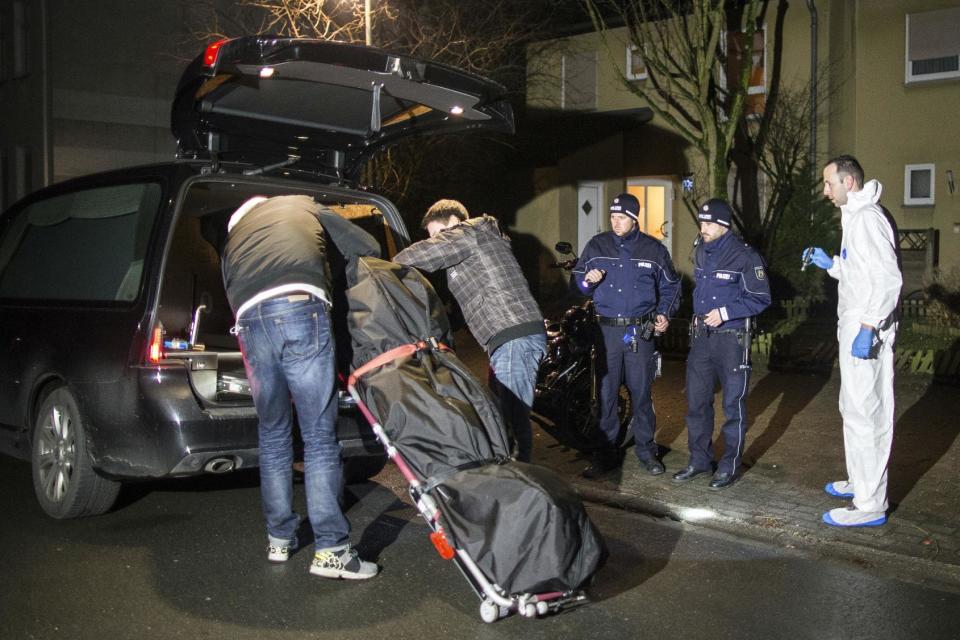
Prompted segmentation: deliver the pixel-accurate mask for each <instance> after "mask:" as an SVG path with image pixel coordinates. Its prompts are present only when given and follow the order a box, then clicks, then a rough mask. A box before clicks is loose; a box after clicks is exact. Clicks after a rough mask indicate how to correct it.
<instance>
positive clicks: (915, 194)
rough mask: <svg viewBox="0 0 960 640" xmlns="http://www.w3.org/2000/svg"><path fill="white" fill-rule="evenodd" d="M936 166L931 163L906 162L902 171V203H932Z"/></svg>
mask: <svg viewBox="0 0 960 640" xmlns="http://www.w3.org/2000/svg"><path fill="white" fill-rule="evenodd" d="M935 171H936V167H935V165H932V164H908V165H907V166H906V168H905V169H904V172H903V204H905V205H931V204H933V201H934V197H933V195H934V194H933V186H934V179H933V178H934V175H936V173H935Z"/></svg>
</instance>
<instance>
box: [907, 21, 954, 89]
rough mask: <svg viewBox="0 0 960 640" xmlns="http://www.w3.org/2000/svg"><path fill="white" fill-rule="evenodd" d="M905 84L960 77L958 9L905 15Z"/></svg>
mask: <svg viewBox="0 0 960 640" xmlns="http://www.w3.org/2000/svg"><path fill="white" fill-rule="evenodd" d="M906 48H907V52H906V53H907V55H906V65H907V68H906V82H907V83H908V84H909V83H913V82H927V81H930V80H943V79H946V78H960V8H955V9H941V10H939V11H926V12H924V13H913V14H908V15H907V47H906Z"/></svg>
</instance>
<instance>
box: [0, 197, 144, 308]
mask: <svg viewBox="0 0 960 640" xmlns="http://www.w3.org/2000/svg"><path fill="white" fill-rule="evenodd" d="M159 206H160V185H158V184H153V183H150V184H129V185H120V186H113V187H102V188H98V189H88V190H86V191H77V192H75V193H68V194H66V195H62V196H58V197H55V198H50V199H48V200H41V201H39V202H36V203H34V204H32V205H30V206H29V207H26V208H24V209H21V210H20V211H19V212H18V214H17V215H16V217H14V218H13V219H10V220H9V221H8V224H7V225H5V227H4V229H3V236H2V237H0V298H14V299H37V300H39V299H46V300H86V301H98V302H105V301H120V302H127V301H131V300H134V299H135V298H136V297H137V295H138V294H139V291H140V282H141V277H142V271H143V260H144V257H145V256H146V251H147V246H148V239H149V236H150V232H151V230H152V228H153V219H154V217H155V215H156V213H157V209H158V208H159Z"/></svg>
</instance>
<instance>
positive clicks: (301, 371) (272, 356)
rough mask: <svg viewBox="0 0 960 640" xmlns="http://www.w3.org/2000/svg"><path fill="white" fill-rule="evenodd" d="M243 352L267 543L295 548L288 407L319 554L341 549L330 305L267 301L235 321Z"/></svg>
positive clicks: (344, 532) (343, 523)
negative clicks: (253, 415) (254, 410)
mask: <svg viewBox="0 0 960 640" xmlns="http://www.w3.org/2000/svg"><path fill="white" fill-rule="evenodd" d="M237 324H238V326H239V329H240V331H239V333H238V337H239V340H240V349H241V350H242V351H243V362H244V365H245V367H246V370H247V377H248V378H249V380H250V391H251V394H252V395H253V403H254V405H255V406H256V408H257V416H258V417H259V418H260V425H259V436H260V438H259V439H260V496H261V500H262V503H263V515H264V517H265V518H266V520H267V536H268V539H269V540H270V543H271V544H282V543H287V544H290V545H291V546H294V547H296V546H297V538H296V534H297V527H298V526H299V524H300V516H298V515H297V514H296V512H294V511H293V435H292V430H293V408H292V406H291V404H290V399H291V397H292V398H293V402H294V403H295V404H296V407H297V418H298V421H299V424H300V434H301V436H302V437H303V456H304V474H305V480H304V485H305V489H306V494H307V513H308V516H309V518H310V524H311V526H312V527H313V536H314V542H315V545H316V548H317V549H325V548H329V547H337V546H342V545H344V544H346V542H347V540H348V537H349V535H350V524H349V523H348V522H347V519H346V518H345V517H344V515H343V512H342V511H341V510H340V503H339V495H340V487H341V484H342V480H341V478H342V474H343V472H342V470H341V466H340V445H339V443H338V442H337V434H336V419H337V402H336V397H335V389H334V384H335V379H336V374H335V365H334V342H333V333H332V331H331V328H330V314H329V310H328V309H327V305H326V304H325V303H324V302H322V301H320V300H317V299H315V298H312V297H311V298H310V299H307V300H298V301H293V302H291V301H289V300H288V299H287V297H281V298H272V299H270V300H266V301H264V302H261V303H260V304H258V305H256V306H255V307H253V308H251V309H249V310H248V311H246V312H245V313H244V314H243V317H242V318H240V319H239V320H238V322H237Z"/></svg>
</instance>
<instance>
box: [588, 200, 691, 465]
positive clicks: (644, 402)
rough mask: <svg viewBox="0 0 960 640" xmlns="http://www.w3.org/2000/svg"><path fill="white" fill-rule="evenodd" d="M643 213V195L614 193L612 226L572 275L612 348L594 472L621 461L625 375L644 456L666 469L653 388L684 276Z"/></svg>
mask: <svg viewBox="0 0 960 640" xmlns="http://www.w3.org/2000/svg"><path fill="white" fill-rule="evenodd" d="M638 215H640V202H639V201H638V200H637V198H636V197H634V196H633V195H631V194H629V193H623V194H620V195H619V196H617V197H616V198H614V199H613V203H612V204H611V205H610V226H611V227H612V229H613V230H612V231H605V232H603V233H600V234H597V235H596V236H594V237H593V238H591V240H590V242H588V243H587V246H586V247H585V248H584V249H583V252H582V253H581V254H580V259H579V260H578V261H577V266H576V267H575V268H574V270H573V274H572V278H573V282H574V284H575V285H576V286H577V288H578V289H579V290H580V291H581V292H583V293H585V294H587V295H592V296H593V302H594V309H595V310H596V313H597V321H598V322H599V324H600V329H601V332H602V333H603V343H604V349H605V355H606V358H605V364H602V365H601V367H602V369H601V371H602V373H601V376H602V377H601V380H600V434H599V442H598V443H597V451H596V453H595V454H594V457H593V462H592V464H591V465H590V466H589V467H587V469H585V470H584V472H583V475H584V476H585V477H588V478H591V477H595V476H597V475H599V474H601V473H604V472H607V471H610V470H611V469H614V468H616V467H618V466H619V465H620V456H619V454H618V447H617V445H618V438H619V435H620V418H619V415H618V405H619V402H618V400H619V395H620V385H621V384H622V383H623V381H624V380H626V384H627V388H628V389H629V390H630V399H631V402H632V404H633V420H632V422H631V425H632V428H633V435H634V440H635V451H636V454H637V458H638V459H639V460H640V464H641V466H642V467H643V468H644V469H646V471H647V472H648V473H650V474H651V475H659V474H661V473H663V472H664V470H665V469H664V467H663V463H661V462H660V461H659V460H658V459H657V453H658V450H657V443H656V442H654V433H655V432H656V428H657V419H656V416H655V415H654V412H653V400H652V398H651V397H650V387H651V385H652V384H653V379H654V378H655V377H656V374H657V368H658V364H659V354H658V353H657V352H656V351H655V349H654V343H653V335H654V332H657V333H663V332H664V331H666V330H667V327H668V325H669V318H670V315H671V313H672V312H673V311H674V310H675V309H676V308H677V306H678V305H679V303H680V300H679V298H680V277H679V276H678V275H677V272H676V271H675V270H674V268H673V262H672V261H671V260H670V254H669V253H668V252H667V249H666V247H664V246H663V244H661V243H660V242H659V241H658V240H656V239H655V238H652V237H650V236H648V235H647V234H645V233H643V232H641V231H640V230H639V228H638V227H637V216H638Z"/></svg>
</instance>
